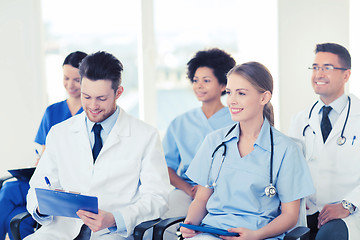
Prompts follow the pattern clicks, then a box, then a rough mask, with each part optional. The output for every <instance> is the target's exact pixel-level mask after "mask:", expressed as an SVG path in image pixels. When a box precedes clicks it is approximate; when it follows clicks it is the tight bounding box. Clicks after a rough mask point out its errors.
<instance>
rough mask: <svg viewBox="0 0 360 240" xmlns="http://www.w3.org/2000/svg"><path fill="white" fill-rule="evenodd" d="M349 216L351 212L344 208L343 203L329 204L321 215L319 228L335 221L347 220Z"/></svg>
mask: <svg viewBox="0 0 360 240" xmlns="http://www.w3.org/2000/svg"><path fill="white" fill-rule="evenodd" d="M349 215H350V212H349V210H347V209H345V208H343V206H342V204H341V203H337V204H327V205H325V206H324V208H323V209H322V210H321V212H320V214H319V217H318V228H320V227H321V226H322V225H324V224H325V223H327V222H329V221H331V220H333V219H339V218H346V217H347V216H349Z"/></svg>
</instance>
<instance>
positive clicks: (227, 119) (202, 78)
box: [163, 48, 235, 239]
mask: <svg viewBox="0 0 360 240" xmlns="http://www.w3.org/2000/svg"><path fill="white" fill-rule="evenodd" d="M234 66H235V60H234V59H233V58H232V57H231V56H230V55H229V54H228V53H226V52H225V51H223V50H220V49H217V48H213V49H209V50H204V51H199V52H197V53H196V54H195V56H194V57H193V58H192V59H191V60H190V61H189V62H188V63H187V70H188V71H187V76H188V78H189V79H190V82H191V84H192V87H193V90H194V93H195V95H196V97H197V99H198V100H199V101H201V102H202V106H201V107H200V108H195V109H192V110H190V111H188V112H186V113H184V114H182V115H180V116H178V117H176V118H175V119H174V120H173V121H172V122H171V123H170V125H169V127H168V129H167V132H166V135H165V137H164V139H163V147H164V152H165V158H166V162H167V165H168V170H169V176H170V182H171V184H172V185H173V186H174V187H175V189H174V190H173V191H172V193H171V194H170V197H169V211H168V213H167V214H166V215H165V217H178V216H185V215H186V213H187V210H188V207H189V205H190V203H191V202H192V200H193V199H194V197H195V194H196V190H197V185H196V184H195V183H194V182H192V181H191V180H190V179H189V178H188V177H187V176H186V175H185V172H186V170H187V168H188V166H189V165H190V162H191V161H192V159H193V157H194V156H195V153H196V152H197V150H198V148H199V146H200V144H201V143H202V142H203V140H204V138H205V136H206V135H207V134H208V133H210V132H212V131H214V130H217V129H219V128H223V127H225V126H228V125H231V124H233V121H232V120H231V116H230V113H229V110H228V109H227V107H224V105H223V104H222V102H221V96H222V95H224V94H225V87H226V82H227V79H226V74H227V72H228V71H229V70H230V69H231V68H232V67H234ZM170 231H171V232H174V230H170ZM172 238H176V235H175V234H174V235H173V237H170V236H167V238H166V239H172Z"/></svg>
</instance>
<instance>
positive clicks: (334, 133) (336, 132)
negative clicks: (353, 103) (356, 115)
mask: <svg viewBox="0 0 360 240" xmlns="http://www.w3.org/2000/svg"><path fill="white" fill-rule="evenodd" d="M348 107H349V102H348V103H347V104H346V106H345V108H344V109H343V111H342V112H341V114H340V116H339V117H338V119H337V120H336V122H335V124H334V126H332V129H331V132H330V134H329V136H328V138H327V139H326V143H327V142H330V141H332V139H333V138H336V139H337V138H338V137H339V136H340V134H341V131H342V129H343V127H344V123H345V119H346V115H347V111H348ZM350 114H351V109H350Z"/></svg>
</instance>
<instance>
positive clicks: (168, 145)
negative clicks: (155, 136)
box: [162, 107, 234, 185]
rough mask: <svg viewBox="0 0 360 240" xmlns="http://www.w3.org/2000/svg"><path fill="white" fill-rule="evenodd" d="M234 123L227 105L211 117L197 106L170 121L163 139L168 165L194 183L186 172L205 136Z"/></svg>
mask: <svg viewBox="0 0 360 240" xmlns="http://www.w3.org/2000/svg"><path fill="white" fill-rule="evenodd" d="M232 124H234V122H233V121H232V120H231V115H230V112H229V109H228V108H227V107H224V108H222V109H220V110H219V111H217V112H216V113H215V114H214V115H213V116H211V117H210V118H209V119H208V118H207V117H206V116H205V114H204V112H203V111H202V109H201V108H195V109H193V110H190V111H188V112H186V113H184V114H182V115H180V116H178V117H176V118H175V119H174V120H173V121H172V122H171V123H170V125H169V127H168V129H167V132H166V135H165V137H164V139H163V141H162V144H163V148H164V153H165V159H166V163H167V165H168V167H170V168H172V169H173V170H174V171H175V172H177V173H178V174H179V176H180V177H181V178H182V179H184V180H185V181H187V182H189V183H190V184H192V185H194V183H193V182H192V181H191V180H190V179H189V178H188V177H187V176H186V175H185V172H186V170H187V168H188V166H189V164H190V162H191V161H192V159H193V158H194V156H195V154H196V151H197V150H198V149H199V147H200V145H201V143H202V142H203V140H204V138H205V136H206V135H207V134H209V133H210V132H212V131H214V130H217V129H220V128H223V127H226V126H229V125H232Z"/></svg>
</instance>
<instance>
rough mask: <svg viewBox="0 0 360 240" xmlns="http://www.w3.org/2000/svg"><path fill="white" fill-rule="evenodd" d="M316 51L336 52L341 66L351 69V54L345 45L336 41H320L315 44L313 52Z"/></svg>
mask: <svg viewBox="0 0 360 240" xmlns="http://www.w3.org/2000/svg"><path fill="white" fill-rule="evenodd" d="M318 52H330V53H333V54H336V55H337V56H338V57H339V61H340V64H341V67H343V68H347V69H351V56H350V53H349V51H348V50H347V49H346V48H345V47H343V46H341V45H339V44H336V43H322V44H317V45H316V49H315V53H318Z"/></svg>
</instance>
